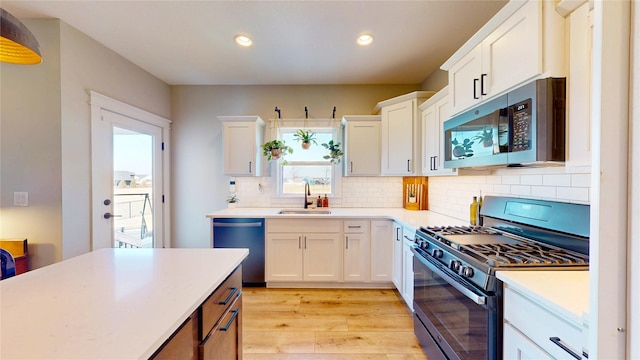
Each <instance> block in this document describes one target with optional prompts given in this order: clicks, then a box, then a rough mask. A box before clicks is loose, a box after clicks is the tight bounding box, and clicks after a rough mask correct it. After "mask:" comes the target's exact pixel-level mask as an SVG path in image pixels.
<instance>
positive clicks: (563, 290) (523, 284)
mask: <svg viewBox="0 0 640 360" xmlns="http://www.w3.org/2000/svg"><path fill="white" fill-rule="evenodd" d="M496 275H497V277H498V279H500V280H502V281H503V282H504V283H506V284H508V286H509V287H511V288H512V289H514V290H516V291H518V292H520V293H521V294H523V295H525V296H526V297H528V298H529V299H531V300H532V301H534V302H535V303H537V304H538V305H540V306H542V307H545V308H547V309H548V310H550V311H552V312H554V313H555V314H557V315H559V316H561V317H564V318H565V319H566V320H568V321H571V322H573V323H574V324H576V325H578V326H581V325H582V324H588V323H589V321H588V319H589V316H588V314H589V271H578V270H576V271H573V270H566V271H547V270H539V271H497V272H496Z"/></svg>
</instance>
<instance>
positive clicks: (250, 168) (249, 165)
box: [249, 161, 252, 174]
mask: <svg viewBox="0 0 640 360" xmlns="http://www.w3.org/2000/svg"><path fill="white" fill-rule="evenodd" d="M251 173H252V171H251V161H249V174H251Z"/></svg>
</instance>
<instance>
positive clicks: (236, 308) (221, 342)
mask: <svg viewBox="0 0 640 360" xmlns="http://www.w3.org/2000/svg"><path fill="white" fill-rule="evenodd" d="M235 299H236V300H235V301H234V302H233V304H232V305H231V306H230V307H229V309H228V310H227V311H226V312H225V313H224V315H223V316H222V318H221V319H220V322H219V323H218V324H217V325H216V327H215V328H214V329H213V331H211V333H210V334H209V335H208V336H207V337H206V338H205V340H204V341H203V342H202V343H201V344H200V346H199V347H198V352H199V354H200V360H210V359H216V360H238V359H242V296H238V297H235Z"/></svg>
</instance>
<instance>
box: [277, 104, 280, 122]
mask: <svg viewBox="0 0 640 360" xmlns="http://www.w3.org/2000/svg"><path fill="white" fill-rule="evenodd" d="M276 112H277V113H278V119H280V109H278V107H277V106H276Z"/></svg>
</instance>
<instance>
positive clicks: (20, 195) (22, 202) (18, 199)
mask: <svg viewBox="0 0 640 360" xmlns="http://www.w3.org/2000/svg"><path fill="white" fill-rule="evenodd" d="M13 206H29V193H28V192H14V193H13Z"/></svg>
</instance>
